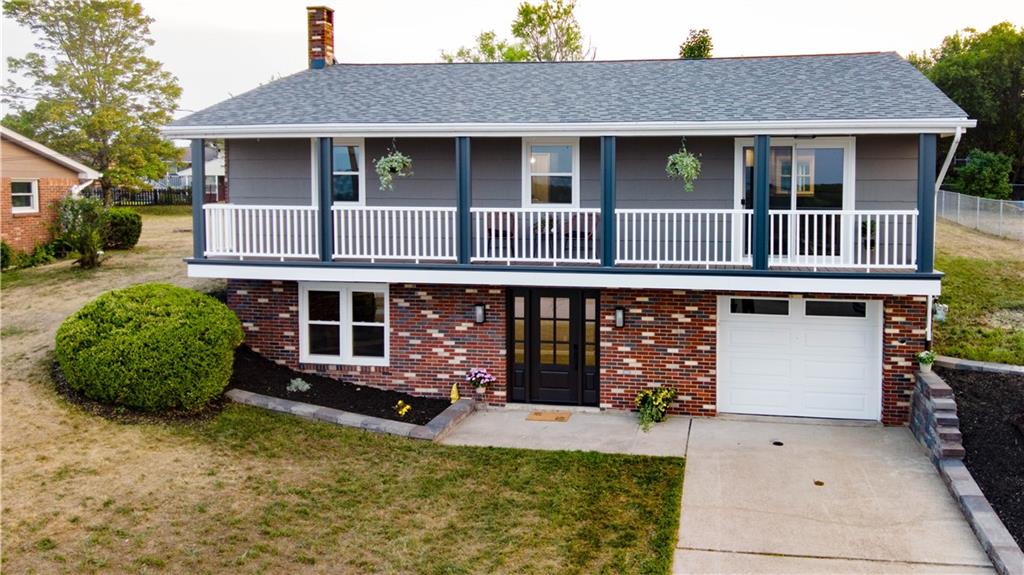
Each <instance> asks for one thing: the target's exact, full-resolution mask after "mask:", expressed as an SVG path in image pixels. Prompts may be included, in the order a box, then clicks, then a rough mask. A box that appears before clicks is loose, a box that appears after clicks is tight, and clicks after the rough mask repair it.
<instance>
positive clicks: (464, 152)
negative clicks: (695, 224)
mask: <svg viewBox="0 0 1024 575" xmlns="http://www.w3.org/2000/svg"><path fill="white" fill-rule="evenodd" d="M469 151H470V146H469V137H468V136H458V137H456V138H455V177H456V180H457V184H458V196H459V200H458V212H457V218H458V219H457V220H456V221H457V225H456V229H457V232H458V233H457V237H458V243H457V244H456V251H457V254H458V262H459V263H460V264H468V263H469V259H470V255H471V251H472V248H473V244H472V235H471V234H472V226H473V223H472V218H471V214H470V211H469V210H470V205H471V203H472V202H471V198H472V189H471V188H472V173H471V171H470V159H469V155H470V154H469Z"/></svg>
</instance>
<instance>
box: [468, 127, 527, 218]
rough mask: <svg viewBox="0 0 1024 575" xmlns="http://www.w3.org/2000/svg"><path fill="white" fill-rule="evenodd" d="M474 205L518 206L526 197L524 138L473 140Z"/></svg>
mask: <svg viewBox="0 0 1024 575" xmlns="http://www.w3.org/2000/svg"><path fill="white" fill-rule="evenodd" d="M469 156H470V160H471V163H472V169H471V171H470V176H471V187H472V194H473V198H472V200H473V205H474V206H476V207H478V208H518V207H519V206H520V204H521V203H522V198H523V180H522V173H523V141H522V140H521V139H519V138H473V139H472V140H471V141H470V152H469Z"/></svg>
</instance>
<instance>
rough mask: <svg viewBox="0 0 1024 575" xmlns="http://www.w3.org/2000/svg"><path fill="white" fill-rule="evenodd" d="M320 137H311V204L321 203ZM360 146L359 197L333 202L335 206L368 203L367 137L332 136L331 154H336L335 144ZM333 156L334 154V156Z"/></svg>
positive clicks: (343, 172) (333, 172) (317, 204)
mask: <svg viewBox="0 0 1024 575" xmlns="http://www.w3.org/2000/svg"><path fill="white" fill-rule="evenodd" d="M319 140H320V139H319V138H310V141H309V155H310V162H309V165H310V166H311V170H310V171H311V173H310V183H311V185H310V192H311V198H310V201H311V203H310V205H311V206H314V207H317V206H319V205H320V142H319ZM335 145H340V146H359V199H358V200H357V201H354V202H340V201H339V202H332V205H335V206H365V205H366V139H365V138H331V154H332V155H333V154H334V146H335ZM332 157H333V156H332ZM334 174H355V172H348V171H337V172H336V171H334V170H333V167H332V169H331V175H332V176H333V175H334Z"/></svg>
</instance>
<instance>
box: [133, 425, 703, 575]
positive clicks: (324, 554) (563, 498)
mask: <svg viewBox="0 0 1024 575" xmlns="http://www.w3.org/2000/svg"><path fill="white" fill-rule="evenodd" d="M181 433H184V434H186V435H188V436H190V437H193V438H195V439H197V440H198V441H200V442H203V443H206V444H208V445H211V446H214V447H215V448H216V449H217V450H219V451H220V452H222V453H223V454H224V455H225V456H227V457H229V458H230V459H234V460H236V461H237V465H236V466H235V467H236V468H242V469H246V470H247V471H246V476H245V477H244V480H243V481H241V483H240V487H238V488H235V489H231V490H225V492H223V493H210V494H209V501H208V502H207V503H206V504H205V505H204V507H203V512H202V513H198V514H194V515H192V516H190V517H189V519H188V524H189V535H188V536H187V538H188V539H189V540H188V541H177V542H175V544H174V545H169V546H168V547H167V548H166V549H164V550H163V552H162V553H154V551H156V550H150V552H149V555H148V557H149V558H150V559H157V560H159V561H161V562H163V563H164V564H166V565H168V566H175V565H177V566H178V567H179V568H180V567H185V566H186V565H187V566H189V569H191V570H196V571H199V572H206V571H213V572H216V571H222V570H225V569H231V570H235V571H245V572H250V571H255V572H289V571H292V570H295V569H301V568H303V567H304V566H306V567H308V565H313V564H315V565H318V566H321V567H324V568H326V567H330V569H331V570H332V572H352V573H371V572H393V573H423V574H433V573H436V574H442V573H495V572H503V573H667V572H668V571H669V569H670V566H671V561H672V553H673V549H674V547H675V542H676V532H677V529H678V523H679V504H680V496H681V489H682V481H683V465H684V464H683V460H682V459H678V458H651V457H640V456H625V455H609V454H601V453H593V452H565V451H562V452H558V451H531V450H513V449H497V448H476V447H450V446H442V445H437V444H433V443H429V442H423V441H414V440H408V439H404V438H397V437H392V436H386V435H374V434H369V433H366V432H362V431H358V430H353V429H348V428H342V427H337V426H333V425H328V424H324V423H318V422H310V421H306V420H301V419H298V418H295V417H292V416H287V415H280V414H273V413H268V412H265V411H262V410H257V409H253V408H248V407H244V406H231V407H229V408H228V409H227V410H226V411H225V412H224V413H223V414H222V415H220V416H219V417H218V418H216V419H215V420H213V421H210V422H208V423H203V424H198V425H196V426H194V427H191V428H186V429H185V430H183V431H182V432H181ZM184 548H192V552H191V554H192V557H194V558H195V559H194V561H195V563H192V561H193V560H191V559H189V558H187V557H184V556H182V554H181V552H180V551H179V550H180V549H184Z"/></svg>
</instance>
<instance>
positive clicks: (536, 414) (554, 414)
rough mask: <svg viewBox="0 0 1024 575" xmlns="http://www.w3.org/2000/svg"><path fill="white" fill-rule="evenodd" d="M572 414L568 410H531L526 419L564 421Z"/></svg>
mask: <svg viewBox="0 0 1024 575" xmlns="http://www.w3.org/2000/svg"><path fill="white" fill-rule="evenodd" d="M571 416H572V414H571V413H569V412H568V411H531V412H530V415H527V416H526V421H557V422H559V423H565V422H566V421H569V418H570V417H571Z"/></svg>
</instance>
